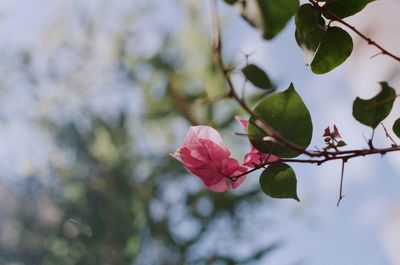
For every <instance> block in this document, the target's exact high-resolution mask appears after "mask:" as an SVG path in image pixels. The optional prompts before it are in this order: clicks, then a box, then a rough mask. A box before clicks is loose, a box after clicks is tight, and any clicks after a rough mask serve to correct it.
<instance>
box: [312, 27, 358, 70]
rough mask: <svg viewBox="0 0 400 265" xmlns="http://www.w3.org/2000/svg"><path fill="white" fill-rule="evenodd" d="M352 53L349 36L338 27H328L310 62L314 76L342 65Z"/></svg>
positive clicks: (351, 42)
mask: <svg viewBox="0 0 400 265" xmlns="http://www.w3.org/2000/svg"><path fill="white" fill-rule="evenodd" d="M352 51H353V40H352V39H351V36H350V35H349V34H348V33H347V32H346V31H344V30H343V29H341V28H339V27H330V28H328V30H327V31H326V33H325V35H324V38H323V39H322V41H321V43H320V45H319V47H318V50H317V53H316V54H315V57H314V59H313V61H312V62H311V70H312V71H313V72H314V73H315V74H324V73H327V72H329V71H331V70H333V69H335V68H336V67H337V66H339V65H340V64H342V63H343V62H344V61H345V60H346V59H347V58H348V57H349V56H350V54H351V52H352Z"/></svg>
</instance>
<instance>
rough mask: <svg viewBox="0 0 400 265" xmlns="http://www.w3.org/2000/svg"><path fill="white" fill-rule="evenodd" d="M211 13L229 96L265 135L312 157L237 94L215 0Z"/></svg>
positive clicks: (215, 58)
mask: <svg viewBox="0 0 400 265" xmlns="http://www.w3.org/2000/svg"><path fill="white" fill-rule="evenodd" d="M211 15H212V26H213V36H212V46H213V51H212V55H213V56H212V58H213V62H214V64H215V65H216V66H217V67H219V69H220V70H221V72H222V74H223V77H224V79H225V82H226V83H227V85H228V88H229V96H230V97H231V98H232V99H234V100H235V101H236V102H238V103H239V105H240V106H241V107H242V108H243V109H244V110H245V111H246V112H247V113H248V114H250V116H251V117H252V118H253V119H254V123H255V124H254V125H255V126H257V127H258V128H259V129H260V130H261V131H262V132H263V133H264V134H265V135H268V136H270V137H272V138H274V139H275V140H276V141H277V142H279V143H281V144H283V145H285V146H287V147H288V148H290V149H292V150H295V151H297V152H299V153H302V154H305V155H308V156H310V157H313V156H314V155H313V154H312V153H310V152H308V151H307V150H305V149H304V148H303V147H301V146H298V145H297V144H295V143H292V142H290V141H288V140H287V139H285V138H284V137H283V136H282V135H281V134H280V133H279V132H278V131H276V130H275V129H274V128H273V127H271V126H270V125H269V124H268V123H267V122H265V121H264V120H262V119H261V118H260V117H258V116H257V115H256V114H255V113H254V112H253V111H252V110H251V109H250V108H249V106H248V105H247V104H246V102H245V101H244V100H242V99H241V98H240V97H239V95H238V94H237V92H236V90H235V87H234V85H233V82H232V79H231V78H230V76H229V71H227V70H226V67H225V64H224V62H223V59H222V44H221V30H220V25H219V19H218V7H217V1H216V0H213V1H212V4H211Z"/></svg>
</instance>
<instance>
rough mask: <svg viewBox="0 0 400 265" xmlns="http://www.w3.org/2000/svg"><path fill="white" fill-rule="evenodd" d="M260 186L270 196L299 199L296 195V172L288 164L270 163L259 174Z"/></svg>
mask: <svg viewBox="0 0 400 265" xmlns="http://www.w3.org/2000/svg"><path fill="white" fill-rule="evenodd" d="M260 186H261V190H262V191H263V192H264V193H265V194H267V195H268V196H270V197H272V198H278V199H295V200H296V201H300V199H299V197H298V196H297V179H296V174H295V173H294V171H293V169H292V168H291V167H290V166H289V165H288V164H285V163H279V164H272V165H270V166H269V167H268V168H267V169H266V170H264V171H263V173H262V174H261V176H260Z"/></svg>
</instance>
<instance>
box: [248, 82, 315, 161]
mask: <svg viewBox="0 0 400 265" xmlns="http://www.w3.org/2000/svg"><path fill="white" fill-rule="evenodd" d="M254 113H255V115H257V116H258V117H259V118H261V119H263V120H264V121H265V122H266V123H268V124H269V125H270V126H271V127H272V128H274V129H275V130H276V131H278V132H280V134H281V135H282V136H283V137H284V138H285V139H287V140H288V141H290V142H292V143H294V144H296V145H298V146H299V147H302V148H303V149H306V148H307V146H308V145H309V144H310V142H311V137H312V122H311V116H310V112H309V111H308V109H307V107H306V105H305V104H304V102H303V100H302V99H301V97H300V96H299V94H297V92H296V91H295V89H294V87H293V84H290V86H289V88H288V89H287V90H285V91H283V92H279V93H275V94H272V95H270V96H268V97H266V98H265V99H263V100H262V101H261V102H260V103H259V104H258V105H257V107H256V108H255V110H254ZM248 135H249V136H248V137H249V140H250V141H251V143H252V144H253V146H254V147H255V148H257V149H258V150H260V151H261V152H264V153H266V154H269V153H272V154H274V155H277V156H280V157H296V156H298V155H300V154H301V153H300V152H298V151H295V150H293V149H290V148H288V147H287V146H285V145H282V144H280V143H275V142H272V141H265V140H264V139H263V138H264V137H265V136H266V135H264V134H263V133H262V131H261V130H260V129H259V128H258V127H256V126H255V125H254V118H253V117H252V118H251V119H250V124H249V127H248Z"/></svg>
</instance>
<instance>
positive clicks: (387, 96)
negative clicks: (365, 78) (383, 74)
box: [353, 82, 396, 129]
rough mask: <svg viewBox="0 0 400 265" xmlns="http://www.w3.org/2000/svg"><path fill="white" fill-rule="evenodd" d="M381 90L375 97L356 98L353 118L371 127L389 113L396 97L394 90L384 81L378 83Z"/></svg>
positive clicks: (374, 126) (376, 124)
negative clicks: (366, 98)
mask: <svg viewBox="0 0 400 265" xmlns="http://www.w3.org/2000/svg"><path fill="white" fill-rule="evenodd" d="M379 84H380V85H381V88H382V89H381V92H380V93H379V94H378V95H376V96H375V97H373V98H371V99H368V100H365V99H361V98H358V97H357V98H356V100H354V103H353V116H354V118H355V119H356V120H357V121H359V122H361V123H362V124H364V125H367V126H369V127H372V128H373V129H375V128H376V126H378V124H379V123H380V122H381V121H383V119H385V118H386V117H387V115H389V113H390V111H391V110H392V107H393V102H394V100H395V99H396V91H395V90H394V89H393V88H391V87H390V86H389V85H388V84H387V83H386V82H381V83H379Z"/></svg>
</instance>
